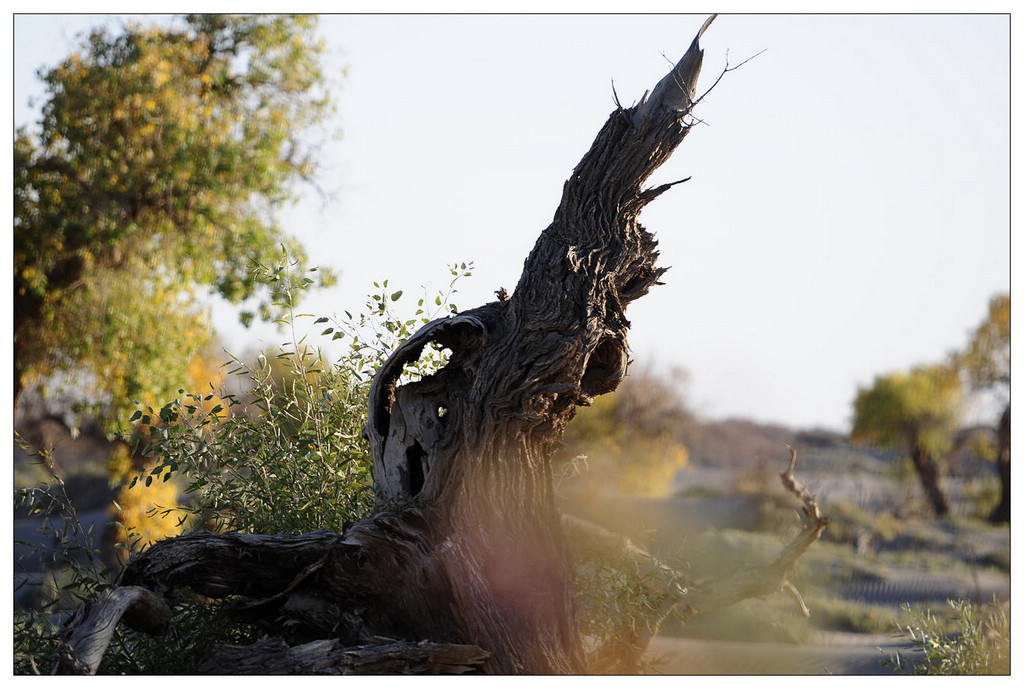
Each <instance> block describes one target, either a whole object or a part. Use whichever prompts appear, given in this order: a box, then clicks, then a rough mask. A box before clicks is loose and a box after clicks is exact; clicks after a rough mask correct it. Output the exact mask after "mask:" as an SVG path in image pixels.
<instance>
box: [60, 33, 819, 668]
mask: <svg viewBox="0 0 1024 689" xmlns="http://www.w3.org/2000/svg"><path fill="white" fill-rule="evenodd" d="M709 23H710V20H708V22H706V23H705V25H704V27H703V28H702V29H701V32H700V33H698V36H697V38H695V39H694V41H693V43H692V44H691V46H690V48H689V49H688V50H687V52H686V54H685V55H684V56H683V58H682V59H681V60H680V62H679V64H678V65H676V67H675V68H674V69H673V70H672V71H671V72H670V73H669V75H667V76H666V77H665V78H664V79H662V81H661V82H659V84H658V85H657V86H656V87H655V88H654V90H653V91H652V92H651V93H650V95H649V97H645V98H644V99H643V100H642V102H641V103H640V104H639V105H637V106H636V107H634V108H631V109H628V110H627V109H622V108H618V109H616V110H615V111H614V112H613V113H612V114H611V116H610V117H609V119H608V121H607V123H606V124H605V126H604V128H603V129H602V130H601V132H600V133H599V134H598V136H597V138H596V140H595V141H594V143H593V145H592V147H591V149H590V151H589V152H588V153H587V154H586V155H585V156H584V157H583V159H582V160H581V162H580V163H579V165H578V166H577V167H576V169H575V171H574V172H573V174H572V176H571V177H570V179H569V180H568V181H567V182H566V183H565V185H564V188H563V193H562V199H561V202H560V204H559V206H558V209H557V210H556V212H555V216H554V219H553V221H552V223H551V225H550V226H549V227H548V228H547V229H546V230H544V232H543V233H542V234H541V236H540V238H539V239H538V241H537V243H536V245H535V246H534V248H533V251H532V252H531V253H530V255H529V257H528V258H527V260H526V263H525V265H524V268H523V273H522V276H521V278H520V280H519V283H518V285H517V286H516V289H515V291H514V293H513V294H512V296H511V297H510V298H508V299H502V300H500V301H497V302H493V303H490V304H487V305H484V306H482V307H479V308H477V309H474V310H472V311H468V312H465V313H463V314H461V315H458V316H454V317H451V318H445V319H440V320H437V321H434V322H432V323H429V324H428V325H426V326H425V327H424V328H423V329H422V330H421V331H419V332H418V333H417V334H416V335H415V336H414V337H412V338H411V339H409V340H408V341H407V342H406V343H404V344H403V345H402V346H401V347H399V348H398V349H397V350H396V351H395V353H394V354H393V355H392V356H391V358H390V359H389V360H388V362H387V363H386V364H385V365H384V366H383V367H382V368H381V370H380V371H379V372H378V373H377V375H376V377H375V379H374V382H373V385H372V388H371V391H370V400H369V414H368V422H367V425H366V430H365V432H366V434H367V436H368V438H369V440H370V445H371V449H372V454H373V474H374V484H375V490H376V497H377V508H378V510H379V511H378V513H377V514H376V515H375V516H373V517H371V518H369V519H366V520H363V521H361V522H358V523H356V524H355V525H353V526H351V527H350V528H348V529H346V530H345V532H344V533H343V534H327V533H318V534H307V535H305V536H298V537H290V538H286V537H269V536H248V535H239V534H193V535H190V536H183V537H179V538H176V539H171V540H168V541H165V542H163V543H160V544H157V545H155V546H153V547H152V548H151V549H149V550H148V551H146V552H145V553H143V554H142V555H141V556H140V557H139V558H138V559H136V560H135V561H133V562H132V563H130V565H129V566H128V568H127V570H126V572H125V574H124V577H123V581H122V583H123V584H124V585H126V586H137V587H144V588H145V589H146V590H149V591H152V592H153V593H155V594H156V595H158V596H160V597H162V598H165V599H168V600H171V599H173V595H174V591H175V590H177V589H179V588H181V587H185V586H187V587H190V588H192V589H194V590H195V591H197V592H199V593H201V594H203V595H206V596H212V597H221V596H227V595H231V596H234V597H235V606H234V610H235V612H236V613H237V614H238V615H240V616H242V617H244V618H245V619H246V620H248V621H251V622H254V623H256V624H258V625H260V626H261V627H262V628H264V629H265V630H267V631H268V632H269V633H271V634H274V635H275V636H279V637H281V638H282V640H281V641H277V640H268V641H266V642H264V643H262V645H260V647H259V648H258V649H257V648H250V649H249V650H248V651H246V650H240V649H237V648H231V649H221V650H220V651H218V652H217V654H216V655H215V656H213V657H212V659H211V660H208V661H207V662H206V663H205V664H203V665H201V667H202V668H204V669H205V670H207V671H214V670H216V671H223V672H234V671H236V670H237V671H239V672H241V671H254V672H278V671H280V672H299V671H302V672H341V671H346V669H348V670H350V671H387V672H398V671H402V670H405V669H408V670H421V671H425V670H431V669H433V670H438V671H440V670H446V669H450V668H456V669H459V670H462V669H470V668H472V669H474V670H479V671H483V672H498V673H534V674H547V673H578V672H583V671H585V670H586V669H587V668H585V667H584V657H583V648H582V641H581V639H580V635H579V633H578V630H577V627H576V614H575V610H574V608H573V599H572V595H571V590H570V586H571V581H572V576H571V575H572V565H571V562H570V558H569V553H568V548H567V544H566V540H565V535H564V533H563V530H562V528H561V515H560V514H559V512H558V510H557V509H556V507H555V500H554V487H553V482H552V475H551V473H552V472H551V459H552V456H553V454H554V452H555V450H556V449H557V447H558V445H559V443H560V440H561V437H562V432H563V430H564V428H565V426H566V424H567V423H569V421H570V420H571V419H572V417H573V415H574V414H575V412H576V408H577V406H579V405H587V404H590V402H591V401H592V400H593V398H594V397H595V396H597V395H601V394H604V393H607V392H610V391H612V390H614V389H615V388H616V387H617V386H618V384H619V382H620V381H621V380H622V378H623V376H624V375H625V372H626V367H627V361H628V357H627V352H628V346H627V341H626V334H627V330H628V328H629V321H628V320H627V319H626V316H625V309H626V307H627V305H628V304H629V303H630V302H632V301H633V300H635V299H637V298H639V297H641V296H643V295H644V294H646V293H647V291H648V290H649V289H650V288H651V287H652V286H653V285H655V284H657V282H658V279H659V278H660V277H661V275H662V274H663V273H664V270H665V269H663V268H659V267H657V266H656V265H655V263H656V259H657V258H658V252H657V251H656V242H655V240H654V238H653V237H652V236H651V234H649V233H648V232H647V231H646V230H644V229H643V227H641V226H640V224H639V223H638V221H637V218H638V215H639V213H640V211H641V210H642V209H643V207H644V206H645V205H646V204H647V203H649V202H650V201H651V200H653V199H654V198H655V197H657V196H658V195H659V194H661V193H662V192H664V191H665V190H666V189H668V188H669V187H670V186H671V185H662V186H659V187H656V188H653V189H644V188H643V185H644V183H645V181H646V180H647V179H648V177H649V176H650V175H651V173H652V172H654V170H655V169H656V168H657V167H658V166H659V165H661V164H662V163H663V162H664V161H665V160H666V159H667V158H668V157H669V155H671V153H672V151H673V150H674V149H675V148H676V146H678V145H679V143H680V142H681V141H682V140H683V138H684V137H685V136H686V135H687V133H688V132H689V130H690V124H689V123H688V121H687V116H688V115H689V112H690V109H691V108H692V106H693V99H694V87H695V83H696V80H697V77H698V75H699V73H700V67H701V61H702V51H701V49H700V47H699V43H698V40H699V38H700V35H701V33H703V31H704V29H706V28H707V25H708V24H709ZM429 342H435V343H438V344H440V345H443V346H444V347H447V348H448V349H450V350H451V352H452V354H451V357H450V359H449V362H448V363H447V365H446V366H445V367H444V368H443V369H441V370H440V371H439V372H438V373H436V374H435V375H433V376H430V377H428V378H426V379H424V380H421V381H418V382H413V383H408V384H404V385H399V376H400V374H401V371H402V368H403V366H404V365H405V364H406V363H408V362H410V361H414V360H416V359H417V358H418V357H419V355H420V353H421V351H422V349H423V347H424V346H426V345H427V344H428V343H429ZM818 533H820V531H819V532H818ZM801 552H802V551H801ZM798 556H799V555H796V557H798ZM786 562H788V560H786ZM775 569H777V570H778V572H775V573H774V574H775V575H777V576H776V578H777V577H778V576H781V577H782V580H783V581H784V580H785V576H786V575H787V572H788V570H787V569H786V567H784V566H781V565H780V566H779V567H776V568H775ZM669 578H671V575H669ZM778 585H779V583H778V582H777V581H776V582H775V584H774V586H775V587H776V588H777V587H778ZM740 589H742V592H743V593H746V592H748V591H751V590H754V591H761V590H762V589H761V588H759V587H751V586H742V587H740V586H737V590H740ZM680 591H682V589H681V588H679V589H678V590H671V591H669V592H668V593H666V594H665V595H666V596H667V598H666V601H667V602H666V605H667V606H669V607H668V608H667V609H670V608H671V607H672V606H675V605H678V604H679V602H680V601H687V605H688V606H689V609H690V610H692V612H693V614H695V613H696V612H699V611H701V610H703V609H707V608H709V607H711V606H713V605H717V604H719V603H718V602H715V600H718V599H714V600H712V602H710V603H708V602H702V601H706V600H709V599H708V598H707V595H709V594H705V595H704V597H703V598H701V597H696V598H693V597H691V599H689V600H688V599H686V597H685V596H681V594H680ZM719 598H721V596H719ZM723 600H724V599H723ZM125 622H126V623H129V624H130V622H129V620H128V619H127V618H126V619H125ZM382 638H383V639H385V641H382V640H381V639H382ZM325 639H326V640H327V641H325ZM424 639H427V640H429V641H430V642H431V643H433V644H437V646H436V647H434V646H430V647H429V648H428V647H427V646H422V645H419V644H418V642H420V641H422V640H424ZM292 644H297V645H292ZM309 644H313V645H312V646H310V645H309ZM395 644H399V646H398V647H396V646H395ZM403 644H405V645H403ZM638 644H639V641H637V642H636V643H634V644H633V645H634V646H636V645H638ZM413 646H415V648H413ZM371 647H372V648H373V649H375V650H372V651H363V652H358V651H356V650H353V649H357V648H364V649H365V648H371ZM74 648H75V647H69V648H68V649H66V650H67V651H68V653H70V654H73V653H74ZM396 648H405V649H407V650H408V651H409V653H408V654H407V655H406V656H405V659H406V665H401V663H399V661H398V660H397V659H396V658H397V656H396V653H397V654H398V656H400V655H401V652H400V651H396V650H395V649H396ZM317 649H319V650H320V651H322V652H323V654H324V655H325V659H324V660H323V662H318V661H311V660H309V654H310V652H314V653H315V652H316V651H317ZM360 653H362V655H360ZM367 653H368V654H369V655H370V656H373V659H372V660H365V662H364V660H360V658H364V659H365V658H366V657H367V655H366V654H367ZM327 655H330V656H331V659H326V656H327ZM258 656H261V657H262V658H261V659H260V660H258V661H254V660H253V659H254V658H256V657H258ZM232 658H234V659H235V660H234V661H232V660H231V659H232ZM243 658H244V659H245V660H243ZM230 663H235V665H234V666H232V665H230ZM253 663H255V664H253ZM62 667H64V668H65V669H85V670H86V671H88V668H89V667H90V666H87V665H76V664H75V663H74V662H71V663H69V664H66V665H64V666H62Z"/></svg>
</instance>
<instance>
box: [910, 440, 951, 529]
mask: <svg viewBox="0 0 1024 689" xmlns="http://www.w3.org/2000/svg"><path fill="white" fill-rule="evenodd" d="M910 461H911V462H912V463H913V464H914V469H915V470H916V471H917V476H918V478H920V479H921V487H922V488H924V493H925V495H926V496H927V498H928V503H929V504H930V505H931V506H932V509H933V510H934V511H935V515H936V516H938V517H945V516H946V515H947V514H949V498H947V497H946V493H945V491H943V490H942V486H940V485H939V465H938V463H937V462H936V461H935V457H933V456H932V453H931V451H930V450H928V448H926V447H924V446H923V445H921V444H920V443H914V446H913V448H912V449H911V451H910Z"/></svg>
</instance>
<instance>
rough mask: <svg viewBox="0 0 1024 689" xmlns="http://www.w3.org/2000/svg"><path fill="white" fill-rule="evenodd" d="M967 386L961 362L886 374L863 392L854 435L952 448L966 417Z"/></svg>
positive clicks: (936, 450) (895, 445)
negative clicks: (963, 383) (961, 376)
mask: <svg viewBox="0 0 1024 689" xmlns="http://www.w3.org/2000/svg"><path fill="white" fill-rule="evenodd" d="M962 400H963V388H962V386H961V384H960V379H959V377H958V376H957V371H956V369H955V368H953V367H951V366H948V365H943V364H937V365H931V366H919V367H916V368H914V369H911V370H910V371H909V372H907V373H894V374H888V375H881V376H877V377H876V378H875V382H874V384H873V385H872V386H871V387H870V388H862V389H861V390H859V391H858V392H857V398H856V400H855V401H854V421H853V431H852V433H851V435H852V437H853V438H854V439H855V440H857V441H859V442H867V443H872V444H876V445H880V446H883V447H889V448H892V449H896V450H902V451H909V450H910V449H911V448H912V447H913V446H915V445H921V446H923V447H925V448H926V449H927V450H928V451H929V452H931V453H932V454H934V455H941V454H943V453H945V452H948V451H949V449H950V448H951V447H952V443H953V436H954V434H955V433H956V431H957V428H958V426H959V422H960V413H961V402H962Z"/></svg>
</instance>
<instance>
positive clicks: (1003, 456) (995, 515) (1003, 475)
mask: <svg viewBox="0 0 1024 689" xmlns="http://www.w3.org/2000/svg"><path fill="white" fill-rule="evenodd" d="M997 437H998V447H997V449H998V452H999V455H998V456H997V457H996V463H997V466H998V469H999V482H1000V483H1001V484H1002V489H1003V493H1002V499H1000V501H999V504H998V505H996V506H995V508H994V509H993V510H992V513H991V514H989V516H988V520H989V521H990V522H991V523H993V524H1009V523H1010V407H1009V405H1007V407H1006V409H1005V410H1004V411H1003V415H1002V416H1001V417H1000V418H999V431H998V434H997Z"/></svg>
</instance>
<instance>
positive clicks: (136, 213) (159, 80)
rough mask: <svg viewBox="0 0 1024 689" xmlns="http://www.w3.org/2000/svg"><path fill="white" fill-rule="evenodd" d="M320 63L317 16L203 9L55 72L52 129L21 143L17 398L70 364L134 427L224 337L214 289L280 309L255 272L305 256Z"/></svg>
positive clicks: (24, 132)
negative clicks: (296, 229) (138, 408)
mask: <svg viewBox="0 0 1024 689" xmlns="http://www.w3.org/2000/svg"><path fill="white" fill-rule="evenodd" d="M322 53H323V46H322V44H321V42H320V41H319V39H318V38H317V35H316V19H315V17H310V16H284V15H266V16H247V17H234V16H231V17H228V16H220V15H199V16H188V17H185V18H184V19H183V21H180V22H176V23H174V24H167V25H159V26H141V25H131V26H128V27H127V28H126V29H125V30H124V31H123V32H120V33H117V34H113V33H110V32H108V31H106V30H96V31H94V32H92V33H91V34H90V35H89V36H88V37H87V38H86V39H85V40H84V42H83V43H82V45H81V48H80V50H79V51H77V52H75V53H74V54H72V55H71V56H69V57H68V58H67V59H65V60H64V61H63V62H61V63H60V64H59V65H57V66H56V67H55V68H53V69H52V70H49V71H46V72H41V73H40V77H41V78H42V80H43V82H44V84H45V89H46V95H45V99H44V102H43V104H42V110H41V119H40V121H39V122H38V123H37V126H35V127H32V128H21V129H19V130H18V131H17V133H16V136H15V146H14V153H15V155H14V158H15V160H14V198H15V201H14V212H15V213H14V214H15V219H14V252H13V257H14V295H15V332H14V359H15V367H14V379H15V386H14V388H15V401H16V402H17V399H18V397H19V395H20V393H21V392H22V391H23V390H24V389H26V388H27V387H30V386H32V385H33V384H40V383H41V382H42V381H44V379H45V378H46V377H47V376H52V375H53V374H55V373H60V372H64V373H66V374H68V375H70V376H73V377H74V378H75V380H76V382H77V383H78V386H79V389H80V397H81V400H80V401H81V402H83V403H86V404H89V405H90V406H91V407H92V408H93V411H94V413H96V414H99V415H100V417H101V418H105V419H107V420H113V419H114V418H123V413H124V412H125V411H126V410H127V409H129V408H131V407H133V406H134V405H133V404H132V402H131V400H139V401H142V400H147V401H149V402H150V403H152V402H156V401H163V400H166V399H170V398H171V397H173V396H175V395H176V393H177V390H178V389H179V388H180V387H184V385H183V384H184V381H185V379H186V377H187V367H188V365H189V360H190V358H191V357H192V356H193V355H195V354H196V353H197V352H199V351H200V350H201V348H202V346H203V345H204V343H205V342H206V341H207V340H208V339H209V337H210V330H211V328H210V324H209V317H208V314H207V313H206V312H205V311H204V310H203V309H202V308H201V303H200V296H201V295H203V294H213V295H215V296H218V297H221V298H223V299H226V300H228V301H229V302H231V303H233V304H238V305H242V307H243V309H244V310H243V311H242V312H241V318H242V321H243V322H244V323H248V322H250V321H252V320H253V319H254V318H255V317H257V316H258V317H260V318H263V319H270V318H273V317H274V316H275V313H276V309H275V303H276V302H278V301H280V300H279V296H280V295H278V294H276V292H275V289H274V283H272V282H270V283H267V282H257V281H253V280H252V279H250V271H251V270H252V267H253V264H254V262H257V263H271V262H272V261H274V260H275V256H277V255H279V254H280V253H281V249H282V247H285V249H286V251H287V252H288V254H289V255H290V256H291V257H292V258H293V259H295V260H297V261H298V263H299V264H300V266H304V265H305V262H306V257H305V254H304V252H303V250H302V247H300V246H299V245H298V244H297V242H296V241H295V240H293V239H292V238H290V237H289V236H288V235H287V234H286V233H285V232H284V230H283V229H282V227H281V226H280V224H279V220H278V217H277V216H278V211H279V210H280V209H281V208H282V206H283V205H284V204H286V203H288V202H289V201H291V200H294V198H295V194H296V187H295V183H296V182H297V181H298V180H301V179H309V178H310V177H311V176H312V175H313V173H314V171H315V169H316V164H315V153H316V148H317V146H316V143H315V142H314V141H312V140H311V137H310V136H309V132H310V131H311V130H313V129H314V128H316V127H318V126H319V125H322V124H323V123H324V122H325V121H326V118H327V116H328V115H329V113H330V112H331V104H330V101H329V98H328V88H327V86H326V80H325V77H324V75H323V74H322V69H321V58H322ZM332 279H333V276H331V274H330V273H329V272H327V273H324V274H322V275H321V281H322V282H323V283H325V284H327V283H329V282H330V281H331V280H332ZM183 352H184V353H187V355H186V356H182V353H183Z"/></svg>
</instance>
